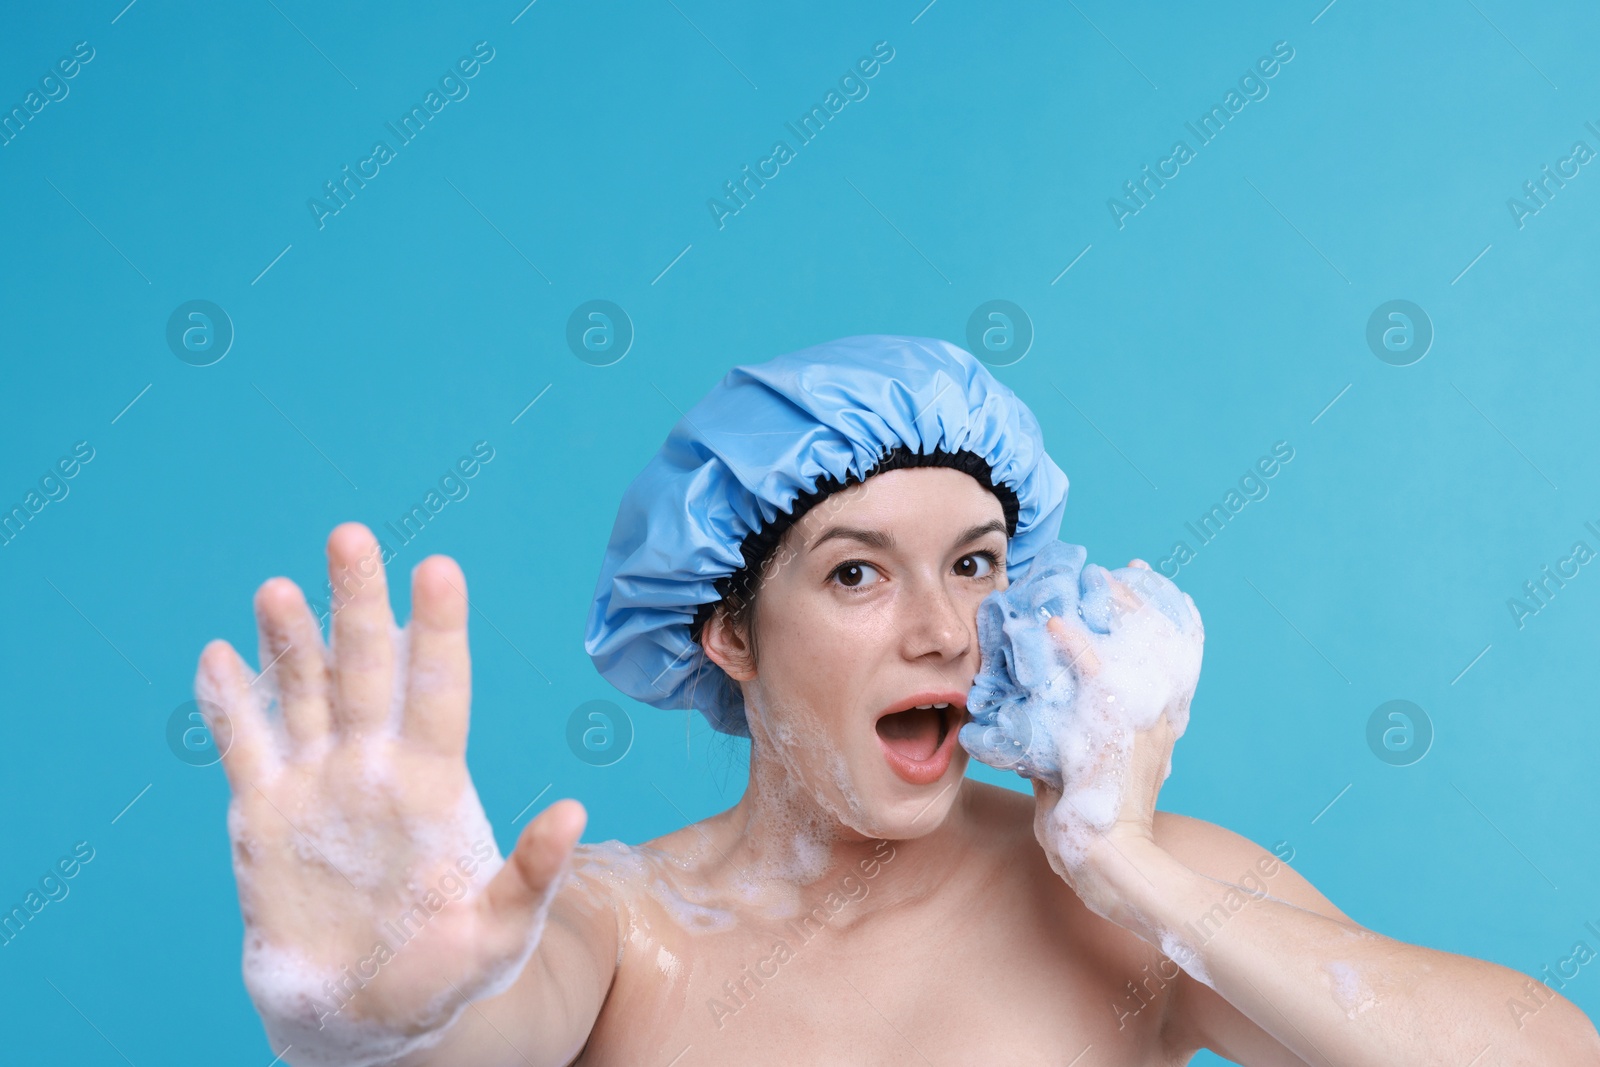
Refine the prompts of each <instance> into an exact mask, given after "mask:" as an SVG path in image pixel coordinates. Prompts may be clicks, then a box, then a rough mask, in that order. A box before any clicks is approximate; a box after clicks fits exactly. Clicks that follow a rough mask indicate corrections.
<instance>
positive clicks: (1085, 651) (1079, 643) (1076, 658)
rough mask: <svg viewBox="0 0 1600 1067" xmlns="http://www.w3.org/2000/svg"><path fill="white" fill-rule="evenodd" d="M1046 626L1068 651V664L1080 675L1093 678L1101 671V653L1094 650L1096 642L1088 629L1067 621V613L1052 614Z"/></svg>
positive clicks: (1046, 621) (1065, 651)
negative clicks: (1091, 638)
mask: <svg viewBox="0 0 1600 1067" xmlns="http://www.w3.org/2000/svg"><path fill="white" fill-rule="evenodd" d="M1044 626H1045V629H1047V630H1049V631H1050V632H1051V633H1052V634H1054V635H1055V637H1056V640H1057V641H1058V642H1059V643H1060V645H1061V649H1062V651H1063V652H1064V653H1066V657H1067V666H1069V667H1071V668H1072V669H1073V670H1075V671H1077V672H1078V676H1079V677H1081V678H1092V677H1093V676H1094V675H1096V674H1099V673H1100V654H1099V653H1097V652H1096V651H1095V650H1094V642H1093V641H1091V640H1090V638H1089V634H1088V632H1087V631H1086V630H1084V629H1083V628H1082V627H1081V626H1074V625H1072V624H1071V623H1069V622H1067V618H1066V616H1065V615H1052V616H1050V618H1048V619H1046V620H1045V624H1044Z"/></svg>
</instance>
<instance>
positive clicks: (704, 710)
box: [584, 335, 1067, 737]
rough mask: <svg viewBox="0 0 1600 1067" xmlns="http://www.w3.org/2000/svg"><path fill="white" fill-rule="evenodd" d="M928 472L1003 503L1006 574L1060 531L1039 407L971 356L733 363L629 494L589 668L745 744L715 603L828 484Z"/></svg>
mask: <svg viewBox="0 0 1600 1067" xmlns="http://www.w3.org/2000/svg"><path fill="white" fill-rule="evenodd" d="M930 465H931V466H952V467H955V468H956V469H960V470H965V471H966V472H967V473H969V474H971V475H973V477H975V478H978V479H979V481H980V482H983V483H984V484H985V485H986V486H988V487H989V488H991V489H992V490H994V491H995V494H996V496H998V497H999V498H1000V500H1001V503H1002V506H1003V508H1005V510H1006V513H1007V514H1006V519H1007V530H1008V540H1007V543H1006V570H1007V574H1008V576H1009V577H1010V578H1011V580H1013V581H1016V580H1020V579H1021V578H1022V577H1023V576H1024V575H1025V574H1026V571H1027V568H1028V565H1029V564H1030V563H1032V562H1033V558H1034V556H1035V555H1036V554H1037V553H1038V551H1039V549H1041V548H1042V547H1043V546H1044V545H1046V544H1049V543H1050V542H1052V541H1054V540H1056V539H1057V536H1058V534H1059V533H1060V530H1061V519H1062V515H1063V513H1064V511H1065V509H1066V499H1067V476H1066V474H1065V473H1063V472H1062V470H1061V468H1060V467H1058V466H1056V464H1055V462H1054V461H1053V460H1052V459H1051V458H1050V456H1049V455H1048V454H1047V453H1046V452H1045V450H1044V440H1043V437H1042V435H1041V434H1040V430H1039V422H1038V420H1037V419H1035V418H1034V416H1033V412H1031V411H1030V410H1028V406H1027V405H1026V404H1024V403H1023V402H1022V401H1021V400H1020V399H1018V397H1017V395H1016V394H1015V393H1013V392H1012V391H1011V390H1010V389H1009V388H1007V387H1006V386H1005V385H1004V384H1002V383H1001V382H1000V381H999V380H998V379H996V378H995V377H994V375H992V374H991V373H990V372H989V369H988V368H987V367H986V366H984V365H983V364H982V363H980V362H978V360H977V359H975V358H973V356H972V355H971V354H970V353H968V352H967V351H965V350H964V349H961V348H958V347H956V346H955V345H953V344H950V343H949V342H947V341H940V340H936V339H933V338H925V337H894V336H886V335H869V336H862V337H845V338H841V339H840V340H837V341H830V342H828V343H826V344H821V345H815V346H813V347H811V348H804V349H801V350H800V351H798V352H791V353H789V354H788V355H784V356H779V357H777V358H775V359H772V360H769V361H767V362H765V363H756V364H748V365H743V366H737V367H734V368H733V369H732V370H730V371H729V372H728V373H727V375H726V376H724V377H723V379H722V380H721V381H720V382H718V383H717V385H716V386H715V387H713V388H712V390H711V391H710V392H709V393H707V394H706V395H705V397H703V398H702V399H701V400H700V402H699V403H697V404H696V405H695V406H694V407H693V408H691V409H689V411H688V413H687V414H685V415H684V416H683V417H682V418H681V419H679V420H678V422H677V423H676V424H675V425H674V426H673V427H672V430H671V432H670V433H669V434H668V435H667V439H666V442H665V443H664V444H663V445H662V446H661V449H660V451H659V452H657V453H656V455H655V456H654V457H653V458H652V459H651V460H650V462H649V463H648V464H647V465H646V466H645V468H644V470H643V471H641V472H640V474H639V475H638V477H636V478H635V479H634V480H633V481H632V482H631V483H630V484H629V486H628V488H627V490H626V491H624V493H623V496H622V503H621V505H620V506H619V508H618V509H617V519H616V523H615V524H614V525H613V527H612V530H611V540H610V542H609V543H608V544H607V546H606V551H605V556H604V559H603V560H602V563H601V567H600V577H599V580H598V581H597V582H596V583H595V591H594V601H593V603H592V604H591V605H590V608H589V617H588V622H587V624H586V626H585V629H584V648H585V650H587V651H588V653H589V656H590V658H591V659H593V661H594V665H595V668H596V669H597V670H599V672H600V674H601V675H602V676H603V677H604V678H605V679H606V680H607V681H609V682H610V683H611V684H612V685H614V686H616V687H617V689H619V690H621V691H622V692H623V693H625V694H627V695H628V696H630V697H632V698H633V699H635V700H638V701H640V702H642V703H645V704H649V705H651V706H653V707H657V708H663V709H684V708H694V709H697V710H699V711H700V713H701V714H703V715H704V716H705V717H706V720H707V721H708V722H709V723H710V724H711V725H712V727H713V728H715V729H717V730H720V731H722V732H723V733H727V734H734V735H737V736H742V737H747V736H749V732H750V731H749V725H748V723H747V722H746V721H745V709H744V697H743V694H742V693H741V691H740V689H739V685H738V683H737V682H735V681H734V680H733V679H731V678H729V677H728V676H727V674H725V673H724V672H723V670H722V668H720V667H718V666H717V665H716V664H715V663H713V662H712V661H711V660H710V659H709V658H707V656H706V655H705V652H704V650H703V649H702V648H701V646H700V644H699V642H698V640H697V638H698V636H699V626H700V625H701V624H703V622H704V620H705V619H706V618H707V617H708V616H709V613H710V610H711V608H712V607H713V606H714V605H715V604H716V603H717V602H718V601H720V600H721V599H722V597H723V595H724V594H725V593H726V592H727V591H728V590H729V589H730V588H732V587H733V582H734V581H736V580H737V579H736V576H739V575H741V572H743V573H745V574H748V573H749V569H750V568H752V567H753V566H759V565H760V563H761V562H762V560H763V559H764V557H765V553H767V552H769V551H770V550H771V548H772V547H773V546H774V545H776V543H777V536H779V535H781V533H782V529H785V528H787V526H788V525H790V524H792V523H793V522H794V521H795V520H796V519H798V517H799V515H800V514H803V513H804V511H805V509H807V508H809V507H810V506H812V505H813V504H815V503H816V502H817V501H818V500H820V499H821V498H822V497H823V496H826V495H827V494H828V493H829V492H834V491H837V490H838V489H841V488H843V487H845V486H847V485H853V484H856V483H858V482H861V481H864V480H866V479H867V478H869V477H870V476H871V475H872V474H874V473H876V472H878V471H880V470H887V469H893V468H894V467H900V466H930ZM1008 496H1009V497H1011V498H1013V499H1014V501H1015V507H1014V510H1013V509H1012V507H1011V506H1010V505H1009V503H1008V500H1007V497H1008ZM764 532H765V536H763V534H764Z"/></svg>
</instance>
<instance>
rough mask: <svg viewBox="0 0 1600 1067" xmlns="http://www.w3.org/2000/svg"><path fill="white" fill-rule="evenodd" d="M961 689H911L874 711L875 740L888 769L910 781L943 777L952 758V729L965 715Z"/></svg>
mask: <svg viewBox="0 0 1600 1067" xmlns="http://www.w3.org/2000/svg"><path fill="white" fill-rule="evenodd" d="M966 701H967V697H966V694H965V693H962V692H958V691H956V690H939V691H930V692H924V693H915V694H912V695H911V696H909V697H907V698H905V699H904V700H899V701H896V702H895V703H894V704H891V705H890V706H889V707H887V708H885V709H884V710H883V711H881V712H879V713H878V719H877V722H876V723H875V726H876V729H877V734H878V743H879V745H880V746H881V747H882V749H883V755H884V759H885V760H887V761H888V764H889V769H890V770H892V771H894V773H895V774H896V775H898V776H899V777H900V778H901V779H903V780H904V781H907V782H909V783H911V784H912V785H929V784H931V783H933V782H936V781H938V780H939V779H940V778H942V777H944V773H945V771H947V770H949V769H950V762H951V760H952V759H954V758H955V751H956V747H957V746H956V732H957V730H958V729H959V728H960V726H961V723H962V721H963V720H964V719H965V718H966V710H967V708H966Z"/></svg>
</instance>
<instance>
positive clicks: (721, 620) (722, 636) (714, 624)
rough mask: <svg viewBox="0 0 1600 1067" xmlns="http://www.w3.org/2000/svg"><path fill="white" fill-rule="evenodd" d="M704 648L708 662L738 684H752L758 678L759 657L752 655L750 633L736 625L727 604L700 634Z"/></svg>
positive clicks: (718, 610)
mask: <svg viewBox="0 0 1600 1067" xmlns="http://www.w3.org/2000/svg"><path fill="white" fill-rule="evenodd" d="M700 647H702V648H704V649H705V651H706V658H707V659H709V660H711V662H712V663H715V664H716V665H717V666H719V667H721V668H722V669H723V671H724V672H725V673H726V674H727V675H728V677H729V678H732V679H733V680H734V681H736V682H748V681H750V680H752V679H754V678H755V676H756V668H755V657H754V656H753V655H751V648H750V641H749V636H748V633H747V632H746V630H745V628H744V627H741V626H738V625H736V624H735V623H734V621H733V618H732V616H730V615H729V614H728V606H727V604H726V602H724V603H720V604H718V605H717V606H716V609H715V610H714V611H712V613H711V618H709V619H707V620H706V624H705V626H704V627H703V628H702V629H701V631H700Z"/></svg>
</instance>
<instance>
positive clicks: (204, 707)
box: [194, 640, 278, 794]
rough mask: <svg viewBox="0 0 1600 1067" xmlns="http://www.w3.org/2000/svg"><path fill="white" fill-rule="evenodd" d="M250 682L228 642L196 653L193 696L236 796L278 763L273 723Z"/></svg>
mask: <svg viewBox="0 0 1600 1067" xmlns="http://www.w3.org/2000/svg"><path fill="white" fill-rule="evenodd" d="M253 680H254V679H253V677H252V674H251V671H250V668H249V667H247V666H245V662H244V660H242V659H240V658H239V653H237V652H235V651H234V650H233V646H232V645H230V644H228V642H226V641H222V640H216V641H212V642H211V643H210V644H208V645H206V647H205V650H204V651H203V652H201V653H200V667H199V669H198V671H196V673H195V679H194V695H195V699H196V701H198V702H199V704H200V709H201V711H202V712H203V713H204V715H205V719H206V726H207V727H208V728H209V729H210V731H211V739H212V741H213V742H215V744H216V746H217V751H218V752H220V753H221V754H222V769H223V771H224V773H226V774H227V776H228V785H229V787H230V788H232V790H233V791H234V793H235V794H239V793H242V792H244V791H246V790H248V789H249V788H250V786H251V785H253V784H255V783H256V782H259V781H264V780H265V779H267V778H269V777H271V776H272V775H273V774H274V773H275V772H276V770H277V765H278V753H277V742H276V739H275V738H274V736H273V731H272V724H271V723H269V722H268V721H267V716H266V711H265V710H264V709H263V707H262V701H261V699H260V695H259V693H258V692H257V691H256V690H255V689H254V688H253V687H252V686H251V685H250V683H251V682H252V681H253Z"/></svg>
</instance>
